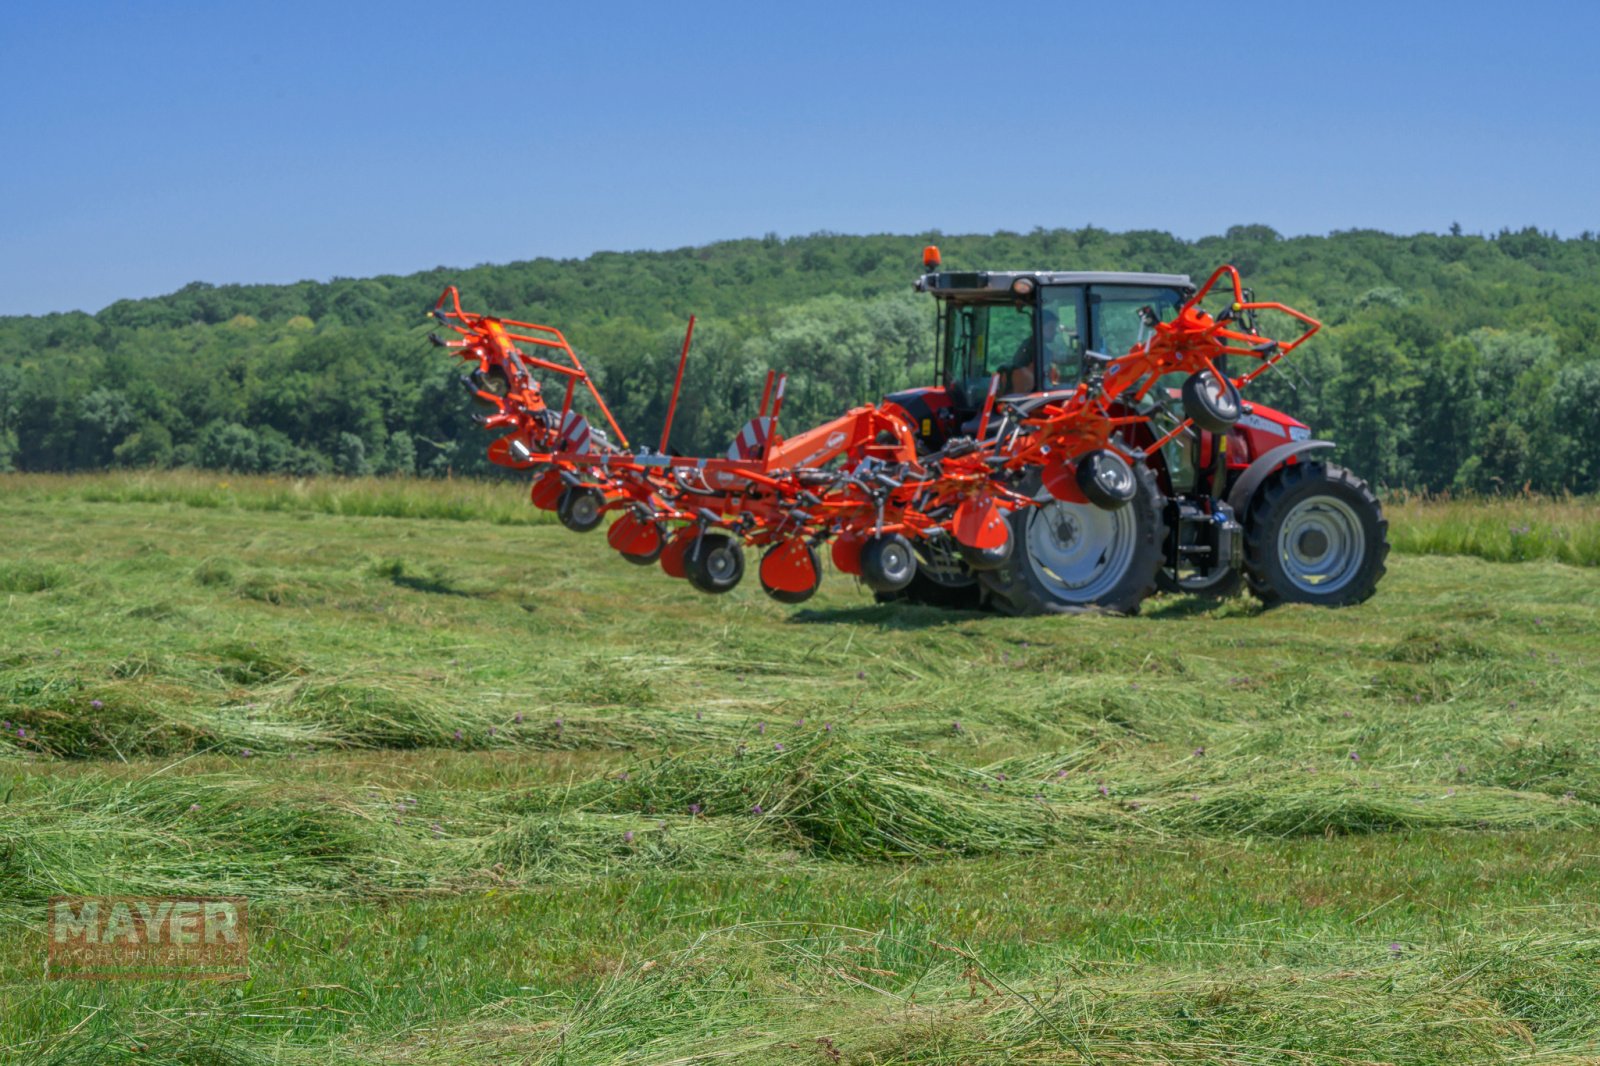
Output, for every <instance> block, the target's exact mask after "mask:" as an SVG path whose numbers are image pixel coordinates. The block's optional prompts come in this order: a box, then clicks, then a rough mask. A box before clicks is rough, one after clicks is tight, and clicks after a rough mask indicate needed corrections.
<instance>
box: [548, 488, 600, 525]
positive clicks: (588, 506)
mask: <svg viewBox="0 0 1600 1066" xmlns="http://www.w3.org/2000/svg"><path fill="white" fill-rule="evenodd" d="M605 502H606V499H605V497H604V496H602V495H600V490H599V489H592V488H590V487H588V486H587V485H568V486H567V487H566V488H565V489H564V490H562V493H561V498H560V499H559V500H557V501H556V517H557V518H559V519H560V520H561V524H562V525H564V526H566V527H567V528H568V529H570V530H572V531H573V532H574V533H587V532H589V531H590V530H591V529H594V528H595V527H596V526H598V525H599V524H600V520H601V518H602V517H604V515H605V510H604V508H605Z"/></svg>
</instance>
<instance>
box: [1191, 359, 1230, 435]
mask: <svg viewBox="0 0 1600 1066" xmlns="http://www.w3.org/2000/svg"><path fill="white" fill-rule="evenodd" d="M1183 413H1184V414H1185V415H1187V416H1188V417H1189V419H1190V420H1191V421H1193V422H1194V424H1195V425H1197V426H1199V427H1200V428H1201V429H1204V430H1209V431H1210V432H1212V433H1226V432H1228V430H1230V429H1232V428H1233V426H1234V423H1236V422H1238V421H1239V415H1240V413H1241V403H1240V400H1239V390H1238V389H1236V388H1234V385H1233V382H1231V381H1228V380H1227V379H1223V380H1222V381H1221V382H1218V381H1217V379H1216V378H1214V377H1212V376H1211V371H1209V370H1201V371H1199V372H1198V373H1194V374H1190V375H1189V378H1188V380H1187V381H1185V382H1184V383H1183Z"/></svg>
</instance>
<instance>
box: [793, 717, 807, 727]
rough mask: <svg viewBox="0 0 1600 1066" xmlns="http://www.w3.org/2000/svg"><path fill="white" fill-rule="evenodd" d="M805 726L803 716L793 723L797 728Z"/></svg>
mask: <svg viewBox="0 0 1600 1066" xmlns="http://www.w3.org/2000/svg"><path fill="white" fill-rule="evenodd" d="M805 727H806V720H805V719H804V718H802V719H800V720H799V721H798V722H796V723H795V728H797V729H804V728H805Z"/></svg>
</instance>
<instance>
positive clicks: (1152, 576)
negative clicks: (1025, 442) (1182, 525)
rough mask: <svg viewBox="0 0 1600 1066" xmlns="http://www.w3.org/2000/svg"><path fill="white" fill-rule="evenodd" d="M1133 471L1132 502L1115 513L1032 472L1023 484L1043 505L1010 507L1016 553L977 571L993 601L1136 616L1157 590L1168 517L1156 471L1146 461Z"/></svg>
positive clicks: (1031, 609)
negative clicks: (1059, 491)
mask: <svg viewBox="0 0 1600 1066" xmlns="http://www.w3.org/2000/svg"><path fill="white" fill-rule="evenodd" d="M1133 473H1134V481H1135V486H1136V489H1135V492H1134V495H1133V499H1132V500H1131V501H1130V502H1129V503H1128V504H1126V505H1125V506H1123V507H1119V508H1117V509H1116V510H1114V511H1108V510H1105V509H1103V508H1100V507H1096V506H1094V505H1093V504H1080V503H1065V502H1063V501H1060V500H1057V499H1055V498H1054V497H1052V496H1051V495H1050V493H1049V492H1048V491H1046V490H1045V489H1044V488H1043V487H1042V485H1041V483H1040V478H1039V475H1038V474H1036V473H1035V474H1032V475H1030V476H1029V477H1028V478H1027V480H1025V481H1024V482H1023V483H1022V485H1021V486H1020V489H1021V491H1023V492H1025V493H1028V494H1030V495H1031V496H1032V497H1033V498H1034V499H1036V500H1040V501H1042V502H1041V504H1040V506H1038V507H1019V508H1018V509H1016V510H1015V511H1013V512H1011V517H1010V522H1011V536H1012V538H1013V539H1014V540H1015V541H1016V548H1015V550H1013V551H1012V553H1011V558H1010V559H1009V560H1008V561H1007V562H1006V564H1005V565H1004V566H1002V567H1000V568H999V569H998V570H988V571H984V572H983V573H980V574H979V575H978V580H979V581H980V582H982V584H983V588H984V593H985V595H986V597H987V599H988V602H989V603H990V604H991V605H992V606H993V607H994V608H995V609H996V610H999V611H1002V612H1004V613H1006V614H1019V615H1020V614H1080V613H1083V612H1086V611H1105V612H1112V613H1116V614H1134V613H1136V612H1137V611H1138V610H1139V605H1140V604H1141V603H1143V602H1144V601H1145V599H1146V598H1148V597H1149V596H1150V594H1151V593H1152V592H1154V591H1155V587H1156V575H1157V574H1158V573H1159V572H1160V570H1161V566H1162V563H1163V562H1164V561H1165V556H1164V552H1163V547H1164V545H1165V544H1166V539H1167V522H1166V514H1165V511H1166V509H1165V506H1164V503H1165V501H1164V500H1163V499H1162V496H1161V490H1160V489H1159V488H1158V487H1157V486H1156V479H1155V476H1154V475H1153V474H1151V473H1150V471H1149V469H1148V468H1147V467H1146V466H1145V465H1144V464H1143V463H1139V464H1137V465H1135V466H1134V468H1133Z"/></svg>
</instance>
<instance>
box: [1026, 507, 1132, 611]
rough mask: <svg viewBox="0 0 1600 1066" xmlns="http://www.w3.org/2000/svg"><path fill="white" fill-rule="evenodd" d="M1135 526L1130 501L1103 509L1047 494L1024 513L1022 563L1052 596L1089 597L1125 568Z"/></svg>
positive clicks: (1086, 600) (1098, 594) (1129, 559)
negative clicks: (1025, 553)
mask: <svg viewBox="0 0 1600 1066" xmlns="http://www.w3.org/2000/svg"><path fill="white" fill-rule="evenodd" d="M1135 532H1136V530H1135V520H1134V515H1133V505H1132V504H1129V505H1127V506H1126V507H1119V508H1117V509H1116V510H1115V511H1107V510H1105V509H1103V508H1100V507H1096V506H1094V505H1093V504H1085V503H1063V502H1062V501H1060V500H1051V501H1050V502H1049V503H1046V504H1044V505H1042V506H1040V507H1036V508H1034V510H1033V513H1032V514H1031V515H1029V516H1028V533H1027V537H1026V538H1025V539H1026V541H1027V545H1028V565H1029V566H1031V567H1032V568H1033V572H1034V574H1035V575H1037V576H1038V578H1039V580H1040V581H1041V582H1043V584H1044V586H1045V588H1046V589H1048V590H1049V592H1050V595H1051V596H1053V597H1054V598H1055V599H1057V600H1060V601H1063V602H1067V603H1092V602H1094V601H1095V600H1098V599H1100V598H1101V597H1102V596H1105V595H1106V594H1108V593H1109V592H1110V591H1111V590H1112V589H1114V588H1116V587H1117V585H1118V584H1119V583H1120V582H1121V581H1122V578H1123V576H1124V575H1126V574H1127V572H1128V567H1129V566H1131V565H1132V563H1133V555H1134V546H1135V541H1136V537H1135Z"/></svg>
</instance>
